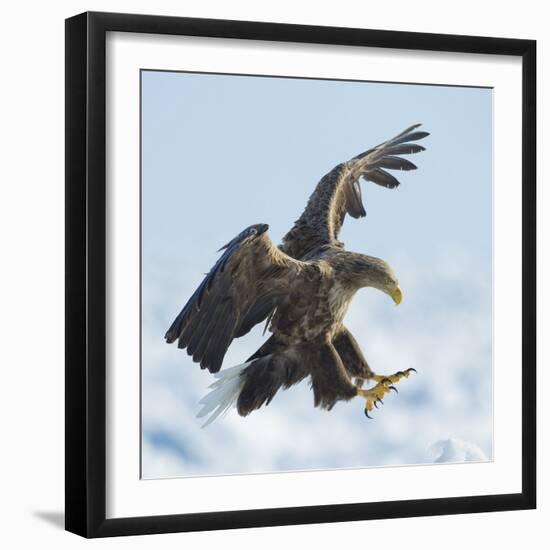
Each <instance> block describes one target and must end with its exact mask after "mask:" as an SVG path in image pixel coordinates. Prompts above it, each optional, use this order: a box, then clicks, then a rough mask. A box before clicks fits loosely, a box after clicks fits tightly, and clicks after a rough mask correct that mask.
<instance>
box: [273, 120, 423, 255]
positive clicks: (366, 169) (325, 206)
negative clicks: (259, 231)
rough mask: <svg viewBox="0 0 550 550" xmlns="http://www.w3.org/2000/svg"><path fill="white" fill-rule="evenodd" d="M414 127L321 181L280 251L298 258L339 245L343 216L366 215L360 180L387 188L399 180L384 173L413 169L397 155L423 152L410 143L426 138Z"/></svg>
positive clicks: (342, 165)
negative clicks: (319, 249) (324, 247)
mask: <svg viewBox="0 0 550 550" xmlns="http://www.w3.org/2000/svg"><path fill="white" fill-rule="evenodd" d="M419 126H420V124H415V125H414V126H411V127H409V128H407V129H406V130H404V131H403V132H401V133H400V134H398V135H397V136H395V137H393V138H392V139H390V140H388V141H385V142H384V143H381V144H379V145H377V146H376V147H373V148H372V149H369V150H368V151H365V152H364V153H361V154H360V155H357V156H356V157H354V158H353V159H351V160H350V161H348V162H344V163H342V164H339V165H338V166H336V167H335V168H334V169H333V170H331V171H330V172H329V173H328V174H327V175H326V176H325V177H323V179H321V181H320V182H319V183H318V184H317V187H316V189H315V191H314V192H313V194H312V195H311V197H310V198H309V201H308V203H307V206H306V208H305V210H304V212H303V214H302V215H301V216H300V218H299V219H298V220H297V221H296V222H295V224H294V227H293V228H292V229H291V230H290V231H289V232H288V233H287V234H286V235H285V237H284V238H283V244H282V246H281V249H282V250H283V251H284V252H286V253H287V254H288V255H290V256H292V257H293V258H297V259H301V258H304V257H305V256H307V255H308V254H310V253H311V252H312V251H315V250H317V249H318V248H320V247H322V246H326V245H339V244H340V243H339V242H338V235H339V233H340V229H341V227H342V224H343V222H344V218H345V216H346V213H347V214H349V215H350V216H352V217H353V218H362V217H364V216H366V211H365V208H364V206H363V200H362V197H361V187H360V185H359V179H360V178H363V179H364V180H366V181H372V182H374V183H376V184H378V185H382V186H383V187H387V188H388V189H393V188H395V187H397V186H398V185H399V181H398V180H397V179H396V178H395V177H394V176H392V175H391V174H390V173H389V172H387V171H386V170H415V169H416V166H415V165H414V164H413V163H412V162H410V161H409V160H407V159H404V158H401V156H400V155H409V154H413V153H418V152H420V151H424V150H425V149H424V147H422V146H421V145H418V144H416V143H411V142H413V141H417V140H419V139H422V138H424V137H426V136H428V135H429V134H428V132H423V131H416V129H417V128H418V127H419Z"/></svg>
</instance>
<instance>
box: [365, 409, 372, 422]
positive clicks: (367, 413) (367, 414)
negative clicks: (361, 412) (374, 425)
mask: <svg viewBox="0 0 550 550" xmlns="http://www.w3.org/2000/svg"><path fill="white" fill-rule="evenodd" d="M365 416H366V417H367V418H370V419H371V420H372V416H369V411H368V410H367V409H365Z"/></svg>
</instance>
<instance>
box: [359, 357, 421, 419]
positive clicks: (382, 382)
mask: <svg viewBox="0 0 550 550" xmlns="http://www.w3.org/2000/svg"><path fill="white" fill-rule="evenodd" d="M411 372H416V369H413V368H410V369H407V370H405V371H398V372H396V373H395V374H390V375H388V376H383V375H379V374H374V375H373V376H371V377H369V380H374V381H375V382H378V383H377V384H376V386H374V387H373V388H370V389H368V390H364V389H362V388H360V387H358V388H357V395H360V396H361V397H363V398H364V399H365V416H366V417H367V418H372V417H371V416H370V415H369V412H370V411H372V409H373V408H374V407H376V408H378V403H381V404H382V405H383V404H384V401H382V397H384V396H385V395H386V394H387V393H389V392H390V391H394V392H395V393H398V391H397V388H396V387H395V386H394V385H393V384H395V383H397V382H399V381H400V380H401V379H402V378H408V377H409V376H410V374H411Z"/></svg>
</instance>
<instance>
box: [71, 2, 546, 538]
mask: <svg viewBox="0 0 550 550" xmlns="http://www.w3.org/2000/svg"><path fill="white" fill-rule="evenodd" d="M108 31H120V32H132V33H150V34H171V35H189V36H203V37H218V38H240V39H247V40H272V41H283V42H297V43H315V44H333V45H354V46H371V47H379V48H400V49H406V50H431V51H446V52H463V53H482V54H497V55H509V56H519V57H520V58H521V60H522V67H523V77H522V78H523V84H522V85H523V100H522V101H523V104H522V106H523V121H522V132H523V133H522V178H523V179H522V201H523V203H522V214H523V221H522V229H523V243H522V249H523V257H522V262H523V264H522V265H523V267H522V275H523V288H522V298H523V306H522V307H523V312H522V315H523V318H522V338H523V350H522V361H523V363H522V373H521V378H522V388H523V389H522V403H521V409H522V422H523V426H522V430H523V431H522V491H521V492H520V493H517V494H500V495H487V496H471V497H458V498H440V499H423V500H406V501H393V502H376V503H368V502H367V503H361V504H342V505H319V506H307V507H294V508H276V509H258V510H247V511H224V512H212V513H193V514H179V515H164V516H150V517H126V518H117V519H106V514H105V509H106V506H105V503H106V484H105V479H106V466H105V458H106V441H105V434H106V425H105V422H106V414H105V405H106V370H105V364H106V363H105V352H106V333H105V331H106V322H105V321H106V318H105V314H106V303H105V292H106V228H105V222H106V202H105V201H106V193H105V137H106V136H105V129H106V120H105V116H106V113H105V84H106V75H105V39H106V33H107V32H108ZM65 62H66V151H65V153H66V403H65V407H66V423H65V429H66V454H65V458H66V496H65V498H66V500H65V503H66V516H65V517H66V529H67V530H68V531H72V532H73V533H76V534H78V535H82V536H84V537H107V536H117V535H133V534H152V533H167V532H177V531H198V530H213V529H236V528H245V527H260V526H274V525H290V524H305V523H321V522H342V521H357V520H366V519H383V518H400V517H414V516H429V515H442V514H463V513H475V512H489V511H503V510H521V509H531V508H535V506H536V386H535V384H536V203H535V201H536V189H535V184H536V120H535V115H536V42H535V41H533V40H517V39H507V38H489V37H480V36H456V35H439V34H423V33H412V32H396V31H382V30H365V29H354V28H333V27H315V26H303V25H289V24H275V23H257V22H247V21H225V20H213V19H191V18H181V17H164V16H147V15H129V14H117V13H94V12H89V13H83V14H80V15H77V16H75V17H71V18H69V19H67V20H66V59H65Z"/></svg>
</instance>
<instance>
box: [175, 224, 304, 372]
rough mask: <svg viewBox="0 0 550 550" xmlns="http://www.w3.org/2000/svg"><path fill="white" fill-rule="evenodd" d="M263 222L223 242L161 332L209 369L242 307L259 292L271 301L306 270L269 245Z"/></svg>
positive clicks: (215, 365)
mask: <svg viewBox="0 0 550 550" xmlns="http://www.w3.org/2000/svg"><path fill="white" fill-rule="evenodd" d="M267 229H268V226H267V225H265V224H258V225H252V226H250V227H248V228H247V229H245V230H244V231H243V232H242V233H240V234H239V235H238V236H237V237H235V238H234V239H233V240H232V241H230V242H229V243H228V244H227V245H225V246H224V247H223V248H222V250H224V249H225V251H224V253H223V254H222V256H221V257H220V259H219V260H218V261H217V262H216V264H215V265H214V267H213V268H212V269H211V270H210V272H209V273H208V274H207V276H206V277H205V279H204V280H203V281H202V283H201V284H200V285H199V287H198V288H197V290H196V291H195V293H194V294H193V296H191V298H190V299H189V301H188V302H187V304H186V305H185V307H184V308H183V309H182V310H181V312H180V314H179V315H178V316H177V317H176V319H175V320H174V322H173V323H172V325H171V327H170V328H169V329H168V331H167V332H166V335H165V338H166V341H167V342H168V343H170V344H171V343H173V342H175V341H176V340H177V341H178V347H179V348H182V349H183V348H187V353H188V354H189V355H192V356H193V361H195V362H197V363H200V365H201V368H207V369H208V370H209V371H210V372H217V371H219V370H220V367H221V364H222V361H223V358H224V356H225V353H226V352H227V349H228V347H229V345H230V344H231V342H232V340H233V338H235V336H236V335H237V334H238V333H239V331H240V327H241V324H242V321H243V320H244V319H246V318H247V314H248V312H249V311H250V310H251V308H253V307H254V304H256V303H257V302H258V301H261V300H262V298H263V297H264V296H269V297H270V300H273V303H274V304H275V305H276V304H277V301H278V300H279V301H283V300H284V299H285V296H287V295H288V294H289V293H288V287H289V286H290V285H292V284H295V282H296V280H297V278H298V277H299V276H300V275H301V274H302V273H303V272H304V271H305V270H306V266H307V264H304V263H303V262H299V261H296V260H294V259H292V258H290V257H289V256H287V255H286V254H284V253H283V252H281V251H280V250H279V249H278V248H277V247H275V246H274V245H273V243H272V242H271V239H270V238H269V237H268V236H267V233H266V231H267Z"/></svg>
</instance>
